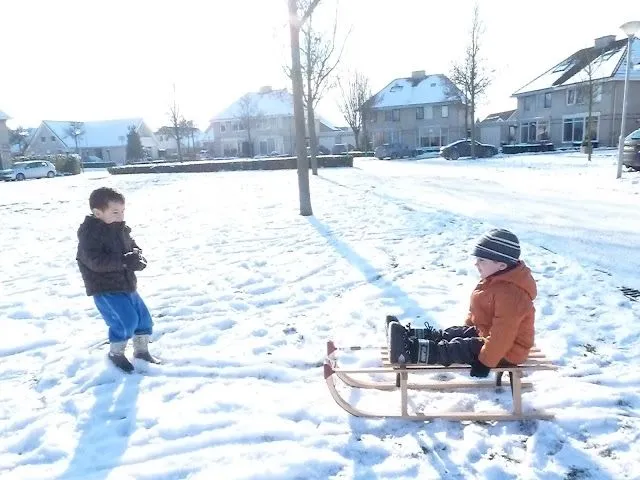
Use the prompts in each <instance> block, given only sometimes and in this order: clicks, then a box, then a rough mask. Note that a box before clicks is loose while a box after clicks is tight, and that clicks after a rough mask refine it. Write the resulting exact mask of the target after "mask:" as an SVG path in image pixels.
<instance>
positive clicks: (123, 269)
mask: <svg viewBox="0 0 640 480" xmlns="http://www.w3.org/2000/svg"><path fill="white" fill-rule="evenodd" d="M89 208H90V209H91V212H92V214H91V215H87V217H86V218H85V220H84V222H83V223H82V224H81V225H80V228H79V229H78V253H77V256H76V260H77V262H78V267H79V268H80V273H81V274H82V279H83V280H84V285H85V289H86V291H87V295H89V296H92V297H93V299H94V302H95V304H96V307H97V308H98V311H99V312H100V314H101V315H102V318H103V319H104V321H105V322H106V324H107V326H108V327H109V343H110V348H109V359H110V360H111V362H112V363H113V364H114V365H115V366H116V367H118V368H120V369H121V370H123V371H125V372H127V373H129V372H132V371H133V365H132V364H131V362H129V360H128V359H127V357H126V356H125V354H124V352H125V348H126V347H127V343H128V341H129V339H130V338H132V337H133V356H134V357H135V358H139V359H142V360H145V361H147V362H152V363H159V362H158V361H157V360H156V359H155V358H153V357H152V356H151V354H150V353H149V349H148V344H149V336H150V335H151V333H152V330H153V321H152V320H151V314H150V313H149V310H148V309H147V306H146V305H145V304H144V301H143V300H142V298H141V297H140V295H139V294H138V292H137V279H136V274H135V272H137V271H140V270H144V268H145V267H146V266H147V260H146V259H145V258H144V257H143V256H142V250H141V249H140V248H139V247H138V245H137V244H136V242H135V241H134V240H133V238H131V228H129V227H128V226H127V225H126V224H125V222H124V210H125V200H124V196H123V195H122V194H121V193H120V192H118V191H117V190H114V189H112V188H108V187H102V188H98V189H97V190H94V191H93V192H91V196H90V197H89Z"/></svg>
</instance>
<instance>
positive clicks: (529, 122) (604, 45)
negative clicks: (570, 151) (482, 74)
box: [513, 35, 640, 146]
mask: <svg viewBox="0 0 640 480" xmlns="http://www.w3.org/2000/svg"><path fill="white" fill-rule="evenodd" d="M627 45H628V41H627V39H626V38H624V39H622V40H616V37H615V35H608V36H605V37H600V38H596V39H595V41H594V44H593V45H592V46H590V47H587V48H583V49H581V50H578V51H577V52H575V53H573V54H571V55H569V56H568V57H567V58H565V59H564V60H562V61H561V62H560V63H558V64H556V65H554V66H553V67H551V68H550V69H549V70H547V71H546V72H544V73H543V74H542V75H540V76H538V77H536V78H535V79H533V80H532V81H530V82H529V83H527V84H526V85H525V86H524V87H522V88H520V89H518V90H517V91H516V92H515V93H514V94H513V96H514V97H516V98H517V100H518V111H517V114H516V116H517V118H518V122H519V125H518V127H519V132H518V133H519V139H518V140H519V141H520V142H523V143H535V142H541V141H551V142H553V143H554V144H555V145H556V146H572V145H576V144H578V145H579V144H580V143H581V142H582V141H583V140H585V139H587V138H589V137H590V138H591V139H592V140H595V141H597V142H598V143H599V144H600V145H604V146H616V145H618V138H619V136H620V124H621V120H622V98H623V89H624V78H625V73H626V70H627V61H626V58H627ZM639 63H640V42H639V41H638V39H637V38H635V39H634V41H633V42H632V49H631V65H632V68H633V69H632V70H631V71H630V72H629V79H630V83H629V96H628V98H629V100H628V102H629V103H628V110H627V115H628V117H627V124H626V126H627V131H626V132H625V135H626V134H628V133H630V132H631V131H633V130H635V129H637V128H639V127H640V70H639V69H638V64H639ZM589 70H591V82H592V83H593V84H594V85H593V87H594V88H593V92H594V95H593V111H592V113H591V116H592V119H591V122H587V117H588V103H589V102H588V99H589V96H590V95H588V92H589V91H590V90H591V89H589V88H588V85H589ZM588 123H590V124H591V132H587V125H588Z"/></svg>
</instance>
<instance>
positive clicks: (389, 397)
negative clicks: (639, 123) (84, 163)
mask: <svg viewBox="0 0 640 480" xmlns="http://www.w3.org/2000/svg"><path fill="white" fill-rule="evenodd" d="M614 154H615V152H605V153H600V154H598V155H596V156H595V157H594V161H593V162H592V163H591V164H589V165H587V163H586V161H585V157H584V156H583V155H579V154H562V155H560V154H554V155H522V156H516V157H511V158H500V157H498V158H494V159H491V160H477V161H458V162H447V161H444V160H441V159H430V160H422V161H394V162H389V161H387V162H383V161H378V160H371V159H356V161H355V168H353V169H328V170H321V171H320V178H312V201H313V207H314V213H315V217H312V218H303V217H300V216H299V215H298V208H297V190H296V188H297V179H296V176H295V172H292V171H272V172H228V173H211V174H175V175H166V174H164V175H163V174H160V175H135V176H115V177H111V176H109V175H108V174H107V173H106V172H103V171H94V172H89V173H85V174H83V175H80V176H75V177H66V178H56V179H53V180H37V181H28V182H20V183H11V184H2V185H0V211H1V218H2V220H1V221H2V226H1V228H2V230H1V231H0V248H1V249H2V252H3V262H2V280H1V281H2V290H1V291H2V297H1V298H0V332H1V333H2V335H1V337H0V478H2V479H4V478H7V479H39V480H40V479H54V478H55V479H82V480H106V479H110V480H115V479H117V480H127V479H136V480H174V479H198V480H204V479H207V480H209V479H225V480H226V479H243V480H244V479H287V480H289V479H316V478H317V479H330V478H335V479H347V478H356V479H369V478H392V479H403V478H407V479H415V478H419V479H432V478H433V479H436V478H446V479H458V478H459V479H468V478H470V479H475V478H487V479H516V478H517V479H563V480H565V479H566V480H578V479H587V478H591V479H609V478H611V479H623V478H629V479H631V478H638V475H639V472H640V454H639V453H638V451H639V449H638V445H639V444H640V367H639V365H640V333H639V331H638V328H639V325H640V303H638V302H634V301H631V300H630V299H628V298H626V297H625V296H624V295H623V294H622V293H621V292H620V290H619V287H621V286H627V287H631V288H638V289H640V273H638V272H640V208H638V206H639V204H640V193H639V192H640V174H637V173H635V174H634V173H625V174H624V178H623V179H622V181H616V180H615V165H614V163H615V157H614ZM102 185H112V186H116V187H118V188H120V189H122V190H123V192H124V193H125V194H126V196H127V221H128V223H129V224H130V225H131V226H132V228H133V236H134V238H136V240H137V241H138V243H139V244H140V245H141V247H142V248H143V249H144V253H145V256H146V257H147V259H148V260H149V267H148V268H147V269H146V270H145V271H144V272H142V273H141V274H140V275H139V290H140V293H141V294H142V296H143V298H145V300H146V301H147V303H148V305H149V307H150V309H151V311H152V313H153V315H154V319H155V322H156V323H155V333H154V342H153V344H152V345H151V348H152V352H153V353H155V354H157V355H158V356H160V357H161V358H162V359H163V360H164V361H165V364H164V365H160V366H155V365H154V366H146V367H145V366H144V365H140V364H138V365H137V366H138V367H139V368H141V369H142V370H143V371H142V373H135V374H133V375H123V374H121V373H119V372H117V371H115V370H114V368H112V367H110V366H109V365H108V364H107V361H106V359H105V355H106V351H107V347H106V346H104V345H99V344H100V342H101V341H103V340H104V338H105V335H106V328H105V327H104V326H103V323H102V320H101V319H100V318H99V317H98V316H97V314H96V311H95V308H94V306H93V303H92V301H91V299H89V298H88V297H86V296H85V295H84V290H83V286H82V283H81V279H80V275H79V273H78V271H77V267H76V265H75V260H74V258H75V248H76V236H75V235H76V230H77V227H78V225H79V223H80V222H81V221H82V219H83V217H84V215H85V214H86V213H87V212H88V205H87V199H88V195H89V193H90V191H91V190H92V189H94V188H96V187H98V186H102ZM493 226H500V227H505V228H511V229H513V230H514V231H515V232H516V233H517V234H518V235H519V236H520V240H521V243H522V250H523V258H524V259H525V261H526V262H527V263H528V264H529V265H530V267H531V268H532V270H533V271H534V275H535V277H536V279H537V280H538V287H539V297H538V299H537V300H536V307H537V312H538V316H537V332H538V336H537V343H538V344H539V345H540V346H541V348H542V349H543V350H544V351H545V352H546V353H547V355H548V356H549V357H550V358H552V359H553V360H554V361H555V362H556V363H557V364H558V365H559V367H560V368H559V370H558V372H540V373H536V374H534V375H532V379H533V380H534V381H535V383H536V390H534V391H532V392H529V393H525V394H524V402H525V409H529V408H533V407H537V408H545V409H548V410H550V411H552V412H554V413H555V414H556V417H557V418H556V420H555V421H553V422H546V421H528V422H511V423H506V422H505V423H496V424H485V423H462V424H461V423H456V422H445V421H435V422H431V423H409V422H403V421H396V420H393V421H392V420H364V419H358V418H355V417H351V416H349V415H347V414H346V413H345V412H344V411H342V410H341V409H340V408H339V407H338V406H337V405H336V404H335V403H334V402H333V401H332V399H331V397H330V396H329V393H328V391H327V389H326V386H325V384H324V381H323V378H322V360H323V355H324V350H325V342H326V341H327V340H328V339H335V340H336V342H337V343H338V345H339V346H340V345H345V346H346V345H354V344H358V345H381V344H382V343H383V341H384V330H383V323H384V316H385V315H386V314H396V315H398V316H400V317H401V319H402V320H404V321H408V320H416V319H417V317H419V319H417V322H416V323H418V322H419V321H422V320H428V321H430V322H432V323H434V324H437V325H439V326H441V327H446V326H448V325H452V324H455V323H459V322H461V321H462V320H463V318H464V313H465V310H466V308H467V306H468V298H469V294H470V292H471V289H472V288H473V286H474V285H475V283H476V281H477V273H476V271H475V267H474V266H473V260H472V259H471V258H470V257H469V255H468V252H469V250H470V248H471V247H472V245H473V243H474V241H475V240H476V239H477V237H478V236H479V235H480V234H481V233H482V232H483V231H484V230H486V229H487V228H490V227H493ZM371 355H374V353H368V352H365V353H363V354H360V355H348V356H347V355H345V356H344V360H343V362H347V363H352V364H367V365H371V364H372V357H371ZM350 398H351V400H356V401H358V404H359V405H361V406H362V407H364V408H366V407H367V406H369V407H371V406H372V407H374V408H376V409H387V410H388V411H391V410H392V409H395V408H397V403H398V402H397V394H389V393H384V392H365V393H362V394H361V395H360V396H359V397H357V396H351V397H350ZM414 403H415V404H416V405H418V406H420V407H425V408H427V409H436V408H440V409H453V408H457V409H464V408H466V409H469V410H473V409H475V408H478V409H480V408H487V406H491V405H498V406H502V407H507V408H508V407H509V405H510V396H509V393H508V390H506V391H500V392H496V391H493V390H490V391H488V392H483V393H478V392H475V391H461V392H456V393H447V394H440V393H437V392H429V393H426V392H422V393H417V394H415V397H414Z"/></svg>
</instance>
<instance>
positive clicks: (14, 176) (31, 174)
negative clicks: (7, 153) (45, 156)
mask: <svg viewBox="0 0 640 480" xmlns="http://www.w3.org/2000/svg"><path fill="white" fill-rule="evenodd" d="M56 174H57V172H56V167H55V165H54V164H53V163H51V162H48V161H46V160H32V161H28V162H16V163H14V164H13V167H12V168H9V169H7V170H2V171H1V172H0V179H2V180H4V181H5V182H7V181H9V180H18V181H19V180H25V179H27V178H44V177H48V178H53V177H55V176H56Z"/></svg>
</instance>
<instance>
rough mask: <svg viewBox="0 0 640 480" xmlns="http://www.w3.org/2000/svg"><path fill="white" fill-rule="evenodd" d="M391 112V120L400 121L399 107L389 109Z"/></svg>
mask: <svg viewBox="0 0 640 480" xmlns="http://www.w3.org/2000/svg"><path fill="white" fill-rule="evenodd" d="M391 114H392V116H393V121H394V122H399V121H400V110H399V109H397V108H396V109H394V110H391Z"/></svg>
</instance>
